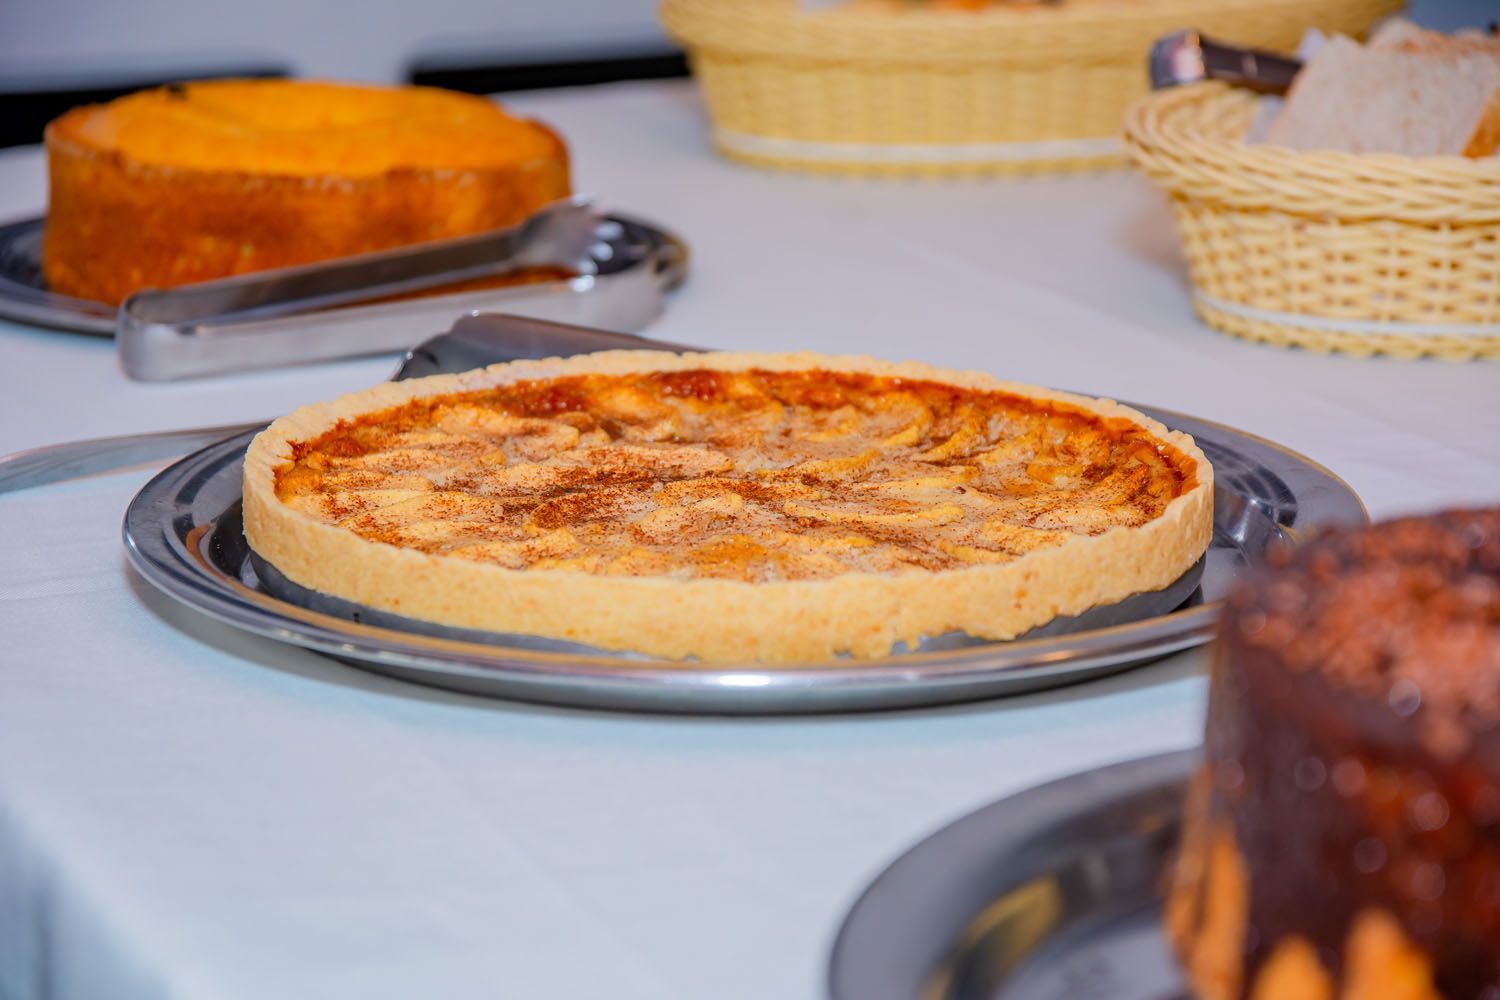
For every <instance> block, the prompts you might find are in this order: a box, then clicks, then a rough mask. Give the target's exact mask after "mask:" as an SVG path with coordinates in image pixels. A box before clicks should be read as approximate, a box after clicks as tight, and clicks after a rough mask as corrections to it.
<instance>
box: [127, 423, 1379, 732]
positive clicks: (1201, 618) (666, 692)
mask: <svg viewBox="0 0 1500 1000" xmlns="http://www.w3.org/2000/svg"><path fill="white" fill-rule="evenodd" d="M1139 409H1141V410H1142V411H1143V412H1145V413H1147V414H1148V415H1151V416H1153V417H1155V418H1157V419H1159V420H1161V421H1162V422H1163V423H1165V424H1166V425H1167V426H1169V427H1172V428H1174V429H1178V430H1183V431H1186V432H1187V433H1190V434H1192V435H1193V436H1194V437H1195V438H1196V439H1197V441H1198V443H1199V445H1200V447H1202V448H1203V450H1204V452H1205V453H1206V454H1207V455H1208V456H1209V459H1210V461H1211V462H1212V463H1213V464H1214V467H1215V473H1216V484H1217V486H1216V496H1215V506H1216V510H1215V526H1214V540H1213V543H1212V545H1211V548H1210V550H1209V553H1208V554H1207V556H1206V557H1205V565H1204V569H1203V575H1202V579H1201V582H1200V584H1199V587H1198V589H1197V591H1195V594H1194V597H1193V600H1192V601H1191V602H1190V603H1189V604H1188V605H1187V606H1184V607H1182V608H1181V609H1179V610H1175V611H1171V612H1169V613H1165V614H1155V615H1150V616H1148V617H1145V618H1142V619H1140V620H1137V621H1131V622H1127V623H1124V624H1119V625H1112V626H1109V627H1104V628H1094V629H1088V630H1085V631H1078V632H1072V633H1070V634H1066V635H1058V636H1045V637H1039V638H1021V639H1017V640H1012V641H1009V642H974V641H973V640H970V643H971V644H966V645H959V646H957V647H950V648H938V649H931V650H918V651H914V652H908V653H901V654H899V655H894V656H891V657H889V658H887V659H885V660H881V661H875V662H871V661H859V660H851V659H835V660H830V661H826V662H820V663H806V664H794V665H786V666H776V667H765V666H760V665H755V664H744V665H722V664H712V665H706V664H698V663H694V662H686V663H684V662H675V661H669V660H660V659H653V658H647V657H641V656H635V655H616V654H610V653H604V652H600V651H595V650H590V649H587V648H586V647H570V646H568V645H567V644H559V643H555V642H549V641H548V640H537V639H532V638H529V637H508V638H507V639H506V640H505V641H499V642H496V641H474V640H473V639H471V638H466V637H463V636H462V635H461V634H456V633H455V634H453V635H429V634H423V633H422V632H419V631H417V630H415V629H414V628H401V627H390V626H389V625H385V626H382V625H378V624H373V623H372V622H371V621H370V620H369V619H367V620H365V621H360V620H350V618H358V617H361V616H359V615H358V614H355V615H352V616H350V617H343V616H336V615H333V614H328V613H324V612H323V611H321V610H315V609H313V608H310V607H306V606H302V605H300V604H298V603H295V602H292V601H288V600H283V599H281V598H279V597H277V596H275V594H273V593H271V592H270V591H269V590H268V588H267V587H266V586H265V585H264V583H263V582H262V581H261V580H260V579H259V578H257V577H256V575H255V572H254V567H253V565H252V564H251V562H250V560H249V559H242V558H241V557H240V556H239V555H238V554H236V553H233V552H228V551H227V550H228V549H230V548H232V547H233V545H234V544H236V536H237V531H221V530H220V529H221V528H223V527H224V525H226V524H228V523H230V521H232V520H234V519H236V518H237V513H238V502H239V500H240V474H241V464H242V460H243V456H244V451H245V448H246V446H247V445H248V443H249V440H250V437H251V436H252V435H244V436H241V437H237V438H233V439H231V440H228V441H225V442H222V443H220V444H217V445H213V446H210V447H209V448H206V449H204V450H202V451H200V452H197V453H196V454H194V455H191V456H189V457H187V458H185V459H183V460H182V461H180V462H178V463H176V464H175V465H173V466H171V467H170V468H168V469H166V470H165V471H163V472H162V473H161V474H159V475H158V476H156V477H155V478H154V479H152V480H151V481H150V482H149V483H148V484H147V485H146V486H145V487H144V488H143V489H142V490H141V491H140V493H139V494H138V495H137V496H136V498H135V499H134V501H133V502H132V503H131V504H130V507H129V509H128V510H127V512H126V516H125V523H124V538H125V544H126V549H127V552H128V553H129V556H130V560H131V562H132V564H133V565H134V566H135V568H136V569H137V570H138V571H139V572H140V573H141V574H142V576H144V577H145V578H146V579H147V580H148V581H150V582H151V583H152V584H154V585H155V586H157V587H158V588H160V589H161V590H162V591H164V592H166V593H167V594H169V595H170V596H172V597H174V598H176V599H178V600H180V601H181V602H183V603H184V604H187V605H189V606H191V607H193V608H196V609H198V610H199V611H201V612H203V613H205V614H208V615H211V616H213V617H215V618H218V619H219V620H221V621H223V622H225V623H227V624H229V625H232V626H234V627H236V628H239V629H243V630H245V631H247V632H252V633H255V634H258V635H263V636H267V637H269V638H273V639H276V640H279V641H282V642H288V643H291V644H293V645H297V646H301V647H304V648H307V649H311V650H316V651H318V652H321V653H326V654H328V655H330V656H334V657H337V658H339V659H341V660H344V661H346V662H349V663H351V664H353V665H356V666H360V667H363V668H366V669H370V670H375V671H378V672H381V673H385V674H390V675H393V676H397V677H402V678H404V679H407V680H413V681H417V682H419V683H424V684H430V685H435V686H439V687H446V688H451V689H456V690H463V691H469V692H473V693H478V694H484V695H495V696H500V697H507V698H519V699H525V700H535V701H546V702H553V703H563V704H572V705H582V706H589V707H600V708H615V709H637V710H650V711H688V712H724V713H768V712H827V711H855V710H866V709H879V708H893V707H899V706H912V705H923V704H938V703H944V702H953V701H962V700H971V699H977V698H986V697H993V696H997V695H1004V694H1015V693H1021V692H1026V691H1035V690H1040V689H1044V688H1051V687H1058V686H1061V685H1064V684H1071V683H1076V682H1078V681H1082V680H1087V679H1089V678H1093V677H1098V676H1102V675H1104V674H1108V673H1114V672H1118V671H1120V670H1124V669H1126V668H1128V667H1131V666H1135V665H1138V664H1141V663H1145V662H1149V661H1150V660H1153V659H1157V658H1160V657H1162V656H1165V655H1168V654H1170V653H1174V652H1178V651H1180V650H1184V649H1188V648H1191V647H1193V646H1197V645H1199V644H1201V643H1203V642H1205V641H1206V640H1207V639H1208V638H1209V637H1210V635H1211V633H1212V629H1213V623H1214V620H1215V618H1216V615H1217V603H1218V601H1219V600H1220V599H1221V598H1222V597H1223V596H1224V593H1225V592H1226V590H1227V587H1228V586H1229V583H1230V581H1231V580H1232V579H1233V577H1234V575H1235V573H1236V572H1237V571H1238V568H1239V567H1240V566H1242V565H1243V564H1245V563H1246V562H1247V561H1250V560H1253V559H1256V558H1258V557H1259V556H1260V554H1261V553H1262V552H1263V550H1264V549H1265V548H1266V547H1267V546H1268V545H1271V544H1276V543H1280V542H1285V541H1293V542H1295V541H1296V540H1297V539H1298V538H1299V537H1301V536H1302V535H1303V534H1305V533H1306V532H1308V531H1309V530H1312V529H1315V528H1317V527H1320V526H1322V525H1326V524H1333V523H1357V522H1361V521H1363V520H1365V518H1366V515H1365V511H1364V507H1363V505H1362V504H1361V503H1360V501H1359V499H1358V497H1357V496H1356V495H1355V494H1354V492H1353V491H1352V490H1351V489H1350V488H1349V486H1348V485H1347V484H1345V483H1344V482H1343V481H1342V480H1340V479H1339V478H1338V477H1337V476H1335V475H1333V474H1332V473H1331V472H1329V471H1328V470H1327V469H1324V468H1323V467H1321V466H1319V465H1317V464H1316V463H1314V462H1312V461H1310V460H1308V459H1306V458H1304V457H1303V456H1300V455H1297V454H1296V453H1294V452H1290V451H1288V450H1286V449H1284V448H1281V447H1280V446H1277V445H1274V444H1272V443H1270V442H1267V441H1265V440H1263V439H1260V438H1257V437H1254V436H1253V435H1249V434H1245V433H1243V432H1241V431H1236V430H1233V429H1231V428H1228V427H1224V426H1222V425H1220V424H1215V423H1211V422H1209V421H1204V420H1199V419H1196V418H1192V417H1187V416H1184V415H1182V414H1177V413H1172V412H1170V411H1163V410H1155V409H1151V408H1148V407H1139ZM238 544H240V545H242V544H243V542H242V539H239V540H238ZM369 618H371V619H373V618H376V616H374V615H372V616H369Z"/></svg>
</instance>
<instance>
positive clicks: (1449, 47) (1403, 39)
mask: <svg viewBox="0 0 1500 1000" xmlns="http://www.w3.org/2000/svg"><path fill="white" fill-rule="evenodd" d="M1367 48H1371V49H1375V50H1377V51H1386V52H1435V53H1445V52H1446V53H1464V52H1473V53H1480V54H1483V55H1488V56H1490V57H1492V58H1494V59H1496V60H1500V35H1487V34H1484V33H1482V32H1479V31H1475V30H1472V29H1471V30H1468V31H1460V32H1459V33H1458V34H1456V35H1445V34H1443V33H1442V32H1440V31H1428V30H1427V29H1426V28H1420V27H1418V26H1417V25H1415V24H1412V23H1411V22H1410V21H1408V20H1406V19H1404V18H1400V17H1395V18H1392V19H1390V20H1389V21H1387V22H1385V23H1384V24H1382V25H1381V26H1380V27H1379V28H1378V29H1376V31H1375V32H1374V34H1372V35H1371V36H1370V42H1369V45H1368V46H1367Z"/></svg>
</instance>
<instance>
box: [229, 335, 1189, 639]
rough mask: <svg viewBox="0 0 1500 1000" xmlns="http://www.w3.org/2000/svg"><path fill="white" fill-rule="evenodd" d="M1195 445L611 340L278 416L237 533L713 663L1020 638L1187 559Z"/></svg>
mask: <svg viewBox="0 0 1500 1000" xmlns="http://www.w3.org/2000/svg"><path fill="white" fill-rule="evenodd" d="M1212 496H1213V470H1212V468H1211V467H1210V465H1209V463H1208V461H1207V460H1206V459H1205V458H1204V456H1203V453H1202V452H1201V451H1199V450H1198V448H1197V446H1196V445H1195V444H1194V443H1193V440H1192V439H1191V438H1190V437H1188V436H1187V435H1185V434H1181V433H1178V432H1174V431H1169V430H1167V429H1166V428H1165V427H1163V426H1162V425H1161V424H1159V423H1157V422H1156V421H1154V420H1151V419H1150V418H1148V417H1146V416H1144V415H1143V414H1140V413H1138V412H1136V411H1134V410H1131V409H1129V408H1127V407H1124V406H1121V405H1119V404H1118V403H1114V402H1111V401H1108V400H1097V399H1089V398H1086V397H1081V396H1074V395H1070V394H1067V393H1062V392H1055V391H1053V390H1049V389H1040V388H1036V387H1032V386H1023V385H1016V384H1013V383H1007V382H1001V381H999V380H997V379H995V378H993V377H991V376H989V375H985V374H982V373H977V372H959V371H952V370H945V369H940V368H933V367H930V366H927V365H922V364H917V363H913V362H906V363H901V364H892V363H887V362H882V361H877V360H874V359H872V358H863V357H833V356H826V355H817V354H732V353H708V354H685V355H676V354H667V353H660V352H654V351H611V352H604V353H599V354H590V355H583V356H579V357H573V358H568V359H555V358H554V359H548V360H545V361H523V362H513V363H509V364H502V365H495V366H492V367H490V368H485V369H479V370H476V371H472V372H465V373H462V374H458V375H439V376H433V377H431V378H425V379H415V380H411V381H406V382H393V383H386V384H383V385H379V386H376V387H374V388H372V389H369V390H366V391H364V392H360V393H356V394H353V395H350V396H345V397H343V398H342V399H338V400H335V401H333V402H331V403H322V404H318V405H314V406H309V407H304V408H303V409H300V410H298V411H296V412H295V413H292V414H291V415H289V416H287V417H283V418H282V419H280V420H278V421H276V422H275V423H274V424H272V425H271V426H270V427H269V428H268V429H267V430H266V431H264V432H263V433H262V434H260V435H259V436H258V437H256V439H255V440H254V442H253V443H252V444H251V446H250V449H249V452H248V453H247V455H246V459H245V473H244V498H245V500H244V515H245V534H246V537H247V538H248V540H249V542H250V545H251V546H252V547H253V548H254V550H255V551H256V552H257V553H258V554H259V555H260V556H261V557H262V558H264V559H266V560H267V561H269V562H270V563H271V564H272V565H273V566H275V567H276V568H277V569H278V570H279V571H280V572H281V573H283V574H284V575H285V576H287V577H288V578H289V579H290V580H292V581H293V582H295V583H297V584H300V585H302V586H304V587H308V588H311V589H313V590H317V591H320V592H323V593H327V594H331V595H334V596H337V597H340V598H344V599H346V600H350V601H354V602H356V603H359V604H363V605H367V606H370V607H374V608H379V609H382V610H385V611H389V612H394V613H396V614H400V615H404V616H407V617H410V618H415V619H420V620H426V621H432V622H439V623H442V624H445V625H453V626H460V627H465V628H474V629H483V630H488V631H496V632H513V633H525V634H531V635H540V636H550V637H555V638H561V639H568V640H573V641H577V642H582V643H587V644H590V645H593V646H597V647H601V648H605V649H613V650H633V651H638V652H643V653H648V654H653V655H657V656H663V657H671V658H686V657H697V658H699V659H702V660H706V661H752V660H753V661H760V662H767V663H774V662H782V663H785V662H796V661H817V660H826V659H827V658H829V657H831V656H834V655H837V654H844V653H847V654H850V655H853V656H856V657H879V656H884V655H886V654H888V653H890V652H891V650H892V647H893V646H895V645H896V644H897V643H900V642H906V643H907V644H909V645H912V646H914V645H915V644H916V642H917V641H918V640H919V639H920V638H921V637H922V636H930V635H938V634H942V633H945V632H953V631H962V632H966V633H969V634H971V635H974V636H980V637H985V638H993V639H1008V638H1013V637H1014V636H1016V635H1019V634H1020V633H1022V632H1025V631H1027V630H1028V629H1030V628H1033V627H1035V626H1037V625H1040V624H1043V623H1045V622H1047V621H1049V620H1051V619H1052V618H1054V617H1056V616H1058V615H1070V614H1077V613H1079V612H1081V611H1084V610H1087V609H1088V608H1090V607H1092V606H1094V605H1097V604H1103V603H1112V602H1114V601H1118V600H1121V599H1123V598H1125V597H1127V596H1129V595H1131V594H1134V593H1139V592H1142V591H1147V590H1154V589H1158V588H1160V587H1163V586H1166V585H1167V584H1169V583H1171V582H1172V581H1173V580H1175V579H1177V578H1178V577H1179V576H1181V575H1182V573H1184V572H1185V571H1186V570H1187V569H1189V568H1190V567H1191V566H1192V565H1193V563H1194V562H1196V561H1197V559H1198V558H1199V557H1200V556H1201V555H1202V554H1203V552H1204V550H1205V549H1206V548H1207V546H1208V542H1209V539H1210V535H1211V532H1212V520H1213V508H1212Z"/></svg>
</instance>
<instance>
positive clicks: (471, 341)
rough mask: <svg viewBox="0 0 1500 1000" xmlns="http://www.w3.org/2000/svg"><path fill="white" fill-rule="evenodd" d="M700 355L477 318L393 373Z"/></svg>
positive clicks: (592, 332)
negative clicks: (635, 355) (591, 357)
mask: <svg viewBox="0 0 1500 1000" xmlns="http://www.w3.org/2000/svg"><path fill="white" fill-rule="evenodd" d="M613 350H627V351H673V352H676V353H679V354H681V353H684V352H688V351H701V350H703V348H701V347H688V346H687V345H685V344H670V343H667V342H666V341H663V340H652V339H651V338H649V337H641V336H637V335H636V334H633V333H617V332H615V331H613V330H599V329H595V328H593V327H586V326H575V325H573V324H571V323H554V322H551V321H549V320H544V319H534V318H532V317H530V316H513V315H509V314H505V313H477V314H475V315H473V316H465V317H463V318H462V319H460V320H458V321H457V322H456V323H454V324H453V327H452V329H450V330H449V331H448V332H447V333H445V334H443V335H442V336H440V337H434V338H433V339H431V340H429V341H427V342H425V343H423V344H419V345H418V346H417V347H414V348H412V349H411V350H410V351H408V352H407V355H406V360H405V361H403V362H402V363H401V367H400V368H398V369H397V370H396V375H395V377H396V378H397V379H407V378H420V377H422V376H424V375H437V374H440V373H444V372H456V371H467V370H468V369H470V368H481V367H483V366H485V365H492V364H497V363H499V362H502V361H521V360H525V359H535V358H557V357H568V356H569V355H573V354H592V353H593V352H595V351H613Z"/></svg>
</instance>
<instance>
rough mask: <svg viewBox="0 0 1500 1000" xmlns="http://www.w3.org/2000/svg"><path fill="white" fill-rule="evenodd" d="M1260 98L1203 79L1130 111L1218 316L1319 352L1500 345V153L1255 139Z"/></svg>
mask: <svg viewBox="0 0 1500 1000" xmlns="http://www.w3.org/2000/svg"><path fill="white" fill-rule="evenodd" d="M1255 101H1256V98H1255V96H1254V95H1253V94H1249V93H1247V92H1245V91H1242V90H1236V89H1233V88H1230V87H1226V86H1224V85H1223V84H1217V83H1207V84H1198V85H1195V86H1192V87H1183V88H1180V89H1177V90H1166V91H1162V92H1160V93H1157V94H1153V95H1151V96H1150V97H1147V98H1144V99H1142V100H1141V101H1139V102H1137V103H1136V104H1135V105H1134V106H1132V108H1131V109H1130V112H1129V114H1128V115H1127V117H1126V123H1125V136H1126V142H1127V144H1128V146H1129V148H1130V155H1131V158H1132V159H1133V160H1134V161H1135V163H1136V164H1137V165H1138V166H1139V167H1141V169H1143V170H1144V171H1145V172H1146V173H1147V174H1149V175H1150V176H1151V178H1152V179H1153V180H1155V181H1156V182H1157V183H1159V184H1160V185H1161V186H1162V187H1163V188H1165V189H1166V191H1167V193H1168V194H1169V195H1170V197H1171V202H1172V211H1173V214H1174V215H1175V216H1176V220H1177V230H1178V233H1179V235H1180V236H1181V239H1182V250H1183V254H1184V256H1185V257H1186V258H1187V262H1188V271H1189V273H1190V275H1191V277H1192V282H1193V301H1194V306H1195V308H1196V309H1197V311H1198V314H1199V315H1200V316H1201V317H1202V318H1203V319H1204V321H1205V322H1207V323H1208V324H1209V325H1210V326H1213V327H1215V328H1217V329H1219V330H1223V331H1225V332H1226V333H1231V334H1234V335H1236V336H1239V337H1246V338H1249V339H1252V340H1259V341H1264V342H1267V343H1272V344H1279V345H1282V346H1296V347H1304V348H1308V349H1310V350H1314V351H1339V352H1342V353H1346V354H1356V355H1361V356H1363V355H1370V354H1377V353H1379V354H1388V355H1391V356H1394V357H1401V358H1416V357H1421V356H1424V355H1432V356H1435V357H1440V358H1447V359H1450V360H1455V361H1461V360H1467V359H1471V358H1493V359H1500V157H1487V158H1484V159H1478V160H1473V159H1466V158H1464V157H1460V156H1424V157H1414V156H1393V155H1389V154H1373V153H1367V154H1354V153H1337V152H1300V151H1297V150H1291V149H1282V148H1279V147H1275V146H1269V145H1251V144H1247V143H1246V142H1245V141H1244V140H1245V134H1246V132H1247V130H1248V129H1249V126H1250V121H1251V117H1252V115H1253V114H1254V111H1255Z"/></svg>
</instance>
